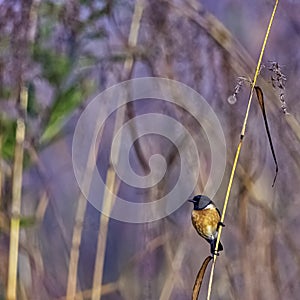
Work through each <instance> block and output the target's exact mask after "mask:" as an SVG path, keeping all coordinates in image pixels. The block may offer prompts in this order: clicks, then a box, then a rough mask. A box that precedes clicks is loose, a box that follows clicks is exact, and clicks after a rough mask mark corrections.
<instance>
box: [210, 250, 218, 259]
mask: <svg viewBox="0 0 300 300" xmlns="http://www.w3.org/2000/svg"><path fill="white" fill-rule="evenodd" d="M211 255H212V258H214V256H219V255H220V253H219V252H218V251H214V252H213V253H212V254H211Z"/></svg>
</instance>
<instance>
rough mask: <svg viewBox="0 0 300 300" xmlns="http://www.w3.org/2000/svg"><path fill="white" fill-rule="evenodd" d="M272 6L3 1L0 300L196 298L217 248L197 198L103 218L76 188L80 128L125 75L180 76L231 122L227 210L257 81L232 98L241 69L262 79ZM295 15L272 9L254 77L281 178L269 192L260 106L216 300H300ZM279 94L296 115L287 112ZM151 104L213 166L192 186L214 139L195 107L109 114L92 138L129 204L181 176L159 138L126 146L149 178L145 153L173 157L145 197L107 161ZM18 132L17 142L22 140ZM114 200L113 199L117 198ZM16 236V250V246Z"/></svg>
mask: <svg viewBox="0 0 300 300" xmlns="http://www.w3.org/2000/svg"><path fill="white" fill-rule="evenodd" d="M273 4H274V3H273V1H267V0H266V1H258V0H253V1H238V0H232V1H231V0H224V1H218V2H216V1H209V0H207V1H197V0H178V1H177V0H176V1H175V0H170V1H146V0H145V1H142V0H136V1H122V0H116V1H99V0H95V1H94V0H91V1H84V0H81V1H74V0H68V1H55V0H53V1H48V0H45V1H40V0H30V1H5V0H1V1H0V36H1V39H0V149H1V151H0V160H1V161H0V163H1V164H0V220H1V222H0V299H5V298H6V295H7V294H9V295H10V296H9V299H20V300H23V299H36V300H38V299H43V300H47V299H93V300H95V299H100V298H101V299H103V300H109V299H114V300H115V299H116V300H119V299H120V300H121V299H144V300H146V299H147V300H148V299H149V300H150V299H153V300H157V299H161V300H165V299H180V300H181V299H190V298H191V293H192V288H193V284H194V280H195V277H196V274H197V272H198V270H199V267H200V266H201V264H202V261H203V260H204V258H205V257H206V256H207V255H208V254H209V246H208V244H207V243H206V242H205V241H204V240H202V239H201V238H200V237H199V236H198V235H197V234H196V232H195V231H194V229H193V228H192V225H191V221H190V212H191V209H192V207H191V205H190V204H188V203H186V204H184V205H183V206H182V207H181V208H180V209H178V210H177V211H176V212H174V213H173V214H171V215H170V216H168V217H166V218H164V219H162V220H159V221H156V222H152V223H147V224H128V223H124V222H120V221H116V220H113V219H108V218H107V217H106V216H103V215H102V214H100V213H99V212H98V211H97V210H96V209H95V208H94V207H93V206H92V205H90V204H89V203H88V202H87V201H86V200H85V199H84V197H83V196H82V195H81V193H80V190H79V188H78V185H77V183H76V180H75V177H74V173H73V168H72V137H73V132H74V128H75V125H76V122H77V120H78V118H79V116H80V113H81V112H82V111H83V109H84V108H85V107H86V106H87V104H88V103H89V102H90V101H91V99H93V97H94V96H96V95H97V94H99V93H100V92H101V91H103V90H105V89H106V88H108V87H110V86H112V85H113V84H116V83H119V82H121V81H123V80H127V79H130V78H137V77H143V76H155V77H166V78H170V79H175V80H178V81H180V82H183V83H185V84H187V85H188V86H190V87H192V88H193V89H195V90H196V91H197V92H199V93H200V94H201V95H203V96H204V97H205V99H206V100H207V101H208V102H209V104H210V105H211V106H212V108H213V109H214V111H215V113H216V114H217V116H218V118H219V120H220V122H221V124H222V127H223V130H224V134H225V138H226V144H227V153H226V157H227V167H226V172H225V175H224V178H223V181H222V184H221V186H220V188H219V190H218V192H217V195H216V196H215V198H214V201H215V202H216V204H217V205H218V206H219V208H220V209H222V206H223V201H224V198H225V192H226V187H227V184H228V180H229V174H230V170H231V167H232V162H233V157H234V154H235V151H236V147H237V144H238V141H239V136H240V130H241V126H242V122H243V117H244V113H245V111H246V105H247V98H248V94H249V84H247V83H245V84H244V85H243V86H242V89H241V91H240V92H239V93H238V95H237V101H236V102H235V103H233V104H232V103H230V101H228V97H230V95H232V94H233V92H234V88H235V86H236V84H237V78H238V77H239V76H244V77H246V78H251V77H252V76H253V74H254V70H255V62H256V61H257V58H258V55H259V51H260V48H261V44H262V40H263V37H264V34H265V30H266V27H267V24H268V20H269V18H270V15H271V11H272V8H273ZM299 15H300V1H297V0H286V1H280V2H279V7H278V11H277V13H276V16H275V21H274V24H273V27H272V30H271V34H270V38H269V41H268V44H267V49H266V53H265V55H264V59H263V62H264V64H265V66H266V67H265V68H263V69H262V70H261V74H260V77H259V80H258V84H259V86H260V87H261V88H262V89H263V91H264V95H265V105H266V110H267V116H268V120H269V126H270V130H271V134H272V138H273V143H274V147H275V152H276V155H277V160H278V163H279V174H278V178H277V181H276V183H275V186H274V187H273V188H272V187H271V185H272V180H273V177H274V172H275V166H274V162H273V160H272V156H271V152H270V148H269V144H268V140H267V135H266V132H265V129H264V123H263V119H262V115H261V112H260V109H259V105H258V103H257V102H256V100H255V99H253V103H252V107H251V110H250V116H249V122H248V127H247V132H246V137H245V140H244V144H243V148H242V152H241V157H240V160H239V164H238V167H237V173H236V176H235V178H234V184H233V189H232V192H231V196H230V201H229V206H228V210H227V214H226V218H225V224H226V227H225V228H224V230H223V234H222V243H223V245H224V248H225V250H224V251H223V252H222V253H221V255H220V257H219V259H218V261H217V266H216V272H215V278H214V285H213V294H212V299H250V300H251V299H298V298H299V294H300V284H299V278H300V251H299V250H300V241H299V237H300V235H299V226H300V221H299V220H300V218H299V212H300V203H299V194H300V185H299V180H300V172H299V170H300V156H299V150H300V147H299V139H300V124H299V122H300V114H299V112H300V106H299V101H298V97H299V78H300V72H299V62H300V52H299V45H300V21H299ZM270 61H273V62H274V61H276V62H278V63H279V64H280V66H281V72H282V73H283V74H284V75H285V76H286V78H287V81H286V85H285V89H279V88H278V87H277V88H274V87H273V86H272V79H271V77H272V76H274V73H272V72H271V71H269V70H268V66H269V64H270ZM280 93H283V94H284V96H283V97H284V100H285V102H286V106H287V112H288V113H284V112H283V110H282V109H281V105H282V103H281V102H280ZM26 99H28V104H27V106H26V105H24V103H25V104H26ZM229 99H231V98H229ZM24 106H26V107H24ZM103 109H105V107H104V108H103ZM147 112H159V113H164V114H167V115H169V116H172V117H173V118H175V119H177V120H179V121H180V122H181V123H182V124H183V125H184V126H185V128H187V129H188V130H189V131H190V132H191V133H192V134H193V136H194V138H195V141H196V142H197V145H198V146H199V155H200V156H201V157H202V160H203V161H205V162H206V163H204V164H201V169H200V170H199V184H198V186H197V188H196V189H195V191H194V193H201V191H202V190H203V186H204V185H205V182H206V180H207V178H208V175H209V172H210V159H211V157H210V151H209V146H208V144H207V138H206V136H205V133H204V132H203V130H202V129H201V126H199V125H197V122H196V121H195V120H194V119H193V118H192V117H191V116H190V114H189V113H188V112H187V111H183V110H182V109H180V108H178V107H177V106H175V105H166V104H165V103H163V102H162V101H159V100H152V101H150V100H149V99H145V100H144V101H143V102H141V104H139V105H128V106H126V107H124V108H123V110H122V111H121V113H120V112H119V113H118V112H115V113H114V114H113V115H112V116H111V118H110V119H109V120H108V121H107V124H106V125H105V127H104V128H103V130H102V133H101V139H100V137H99V149H98V158H97V167H98V170H99V172H100V174H101V175H102V176H103V178H104V180H106V182H107V184H108V186H109V187H110V188H111V189H112V190H113V191H114V192H115V193H117V194H119V195H122V196H123V197H125V198H127V199H128V201H133V202H149V201H153V199H157V198H159V197H160V195H163V194H166V193H167V192H168V191H169V190H170V189H172V186H174V182H176V178H177V177H178V172H179V170H180V168H179V167H178V164H179V162H180V159H179V150H178V149H177V150H176V149H175V148H174V145H172V144H171V143H170V142H169V141H168V140H166V139H163V138H162V137H157V136H144V137H142V138H140V139H139V141H138V142H136V143H134V145H133V149H132V157H131V161H132V164H133V166H134V168H135V170H136V172H137V173H138V174H140V175H143V174H147V173H148V172H149V166H148V164H147V162H148V160H149V158H150V156H151V155H152V154H155V153H160V154H163V155H164V156H165V158H166V161H167V162H168V171H167V173H166V175H165V177H164V179H163V180H162V181H161V182H160V183H159V184H158V185H157V186H155V187H153V188H151V189H149V190H147V189H135V188H132V187H130V186H127V185H126V184H122V182H120V181H119V179H118V178H116V177H115V176H114V172H113V169H112V168H111V165H110V163H109V153H110V146H111V141H112V136H113V132H114V128H115V126H116V128H118V126H120V125H122V123H123V122H124V121H126V120H129V119H131V118H133V117H134V116H135V115H139V114H141V113H147ZM24 129H25V131H26V134H25V138H24V139H23V138H22V134H21V136H20V135H18V133H20V132H22V131H23V130H24ZM134 130H136V131H138V128H135V129H134ZM16 140H17V142H16ZM23 154H24V155H23ZM224 155H225V154H224ZM22 156H23V158H22ZM22 166H23V169H22ZM20 174H22V176H20ZM20 191H22V194H21V197H19V196H18V195H19V192H20ZM99 197H103V196H101V195H99ZM18 199H19V200H18ZM105 200H107V201H108V200H109V203H110V204H109V205H111V206H112V207H113V199H105ZM19 206H20V207H21V210H20V211H19V210H18V207H19ZM11 220H13V221H12V222H11ZM18 222H20V232H19V233H18V229H17V226H15V225H16V223H18ZM11 224H13V225H11ZM16 234H19V237H20V240H19V247H14V246H13V244H12V243H11V242H10V240H11V237H12V236H15V235H16ZM9 258H10V259H11V261H16V258H18V273H17V276H15V275H14V274H12V273H10V272H9ZM15 279H17V281H16V285H15V290H16V294H15V295H16V296H14V292H13V290H14V280H15ZM207 281H208V274H206V275H205V278H204V282H203V286H202V290H201V292H200V299H203V298H205V297H206V291H207ZM10 289H12V292H9V290H10Z"/></svg>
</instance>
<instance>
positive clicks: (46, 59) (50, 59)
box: [33, 45, 71, 87]
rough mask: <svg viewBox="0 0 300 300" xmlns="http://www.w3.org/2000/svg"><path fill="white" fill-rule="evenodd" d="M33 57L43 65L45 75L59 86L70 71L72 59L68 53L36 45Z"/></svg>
mask: <svg viewBox="0 0 300 300" xmlns="http://www.w3.org/2000/svg"><path fill="white" fill-rule="evenodd" d="M33 57H34V59H35V60H36V61H37V62H39V63H40V64H41V65H42V68H43V71H42V72H43V76H44V77H45V78H46V79H47V80H48V81H49V82H50V83H51V84H53V85H55V86H57V87H58V86H60V84H61V82H62V81H63V79H64V78H65V77H66V76H67V75H68V74H69V73H70V70H71V60H70V58H69V57H68V56H66V55H63V54H59V53H55V52H53V51H52V50H48V49H43V48H41V47H39V46H38V45H37V46H35V47H34V53H33Z"/></svg>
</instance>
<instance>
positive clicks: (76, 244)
mask: <svg viewBox="0 0 300 300" xmlns="http://www.w3.org/2000/svg"><path fill="white" fill-rule="evenodd" d="M93 134H94V137H95V136H97V134H98V130H96V128H95V131H94V133H93ZM101 135H102V131H101V132H100V139H99V140H101ZM94 160H95V158H94V149H92V148H90V151H89V155H88V158H87V165H86V169H85V172H84V182H83V185H84V188H85V190H89V187H90V184H91V179H92V174H93V171H94V168H95V161H94ZM86 203H87V200H86V198H85V197H84V195H83V194H82V193H80V196H79V199H78V204H77V211H76V216H75V226H74V231H73V236H72V248H71V253H70V262H69V270H68V283H67V294H66V299H67V300H73V299H75V295H76V287H77V269H78V259H79V248H80V242H81V236H82V228H83V221H84V216H85V211H86ZM77 297H79V295H78V296H77Z"/></svg>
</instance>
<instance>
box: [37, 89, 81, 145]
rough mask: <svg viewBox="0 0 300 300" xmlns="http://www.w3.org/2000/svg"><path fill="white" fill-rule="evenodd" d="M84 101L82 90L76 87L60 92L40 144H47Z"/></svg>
mask: <svg viewBox="0 0 300 300" xmlns="http://www.w3.org/2000/svg"><path fill="white" fill-rule="evenodd" d="M83 100H84V93H83V90H82V89H81V88H80V86H79V87H78V85H76V86H72V87H70V88H69V89H68V90H66V91H64V92H62V93H61V94H60V95H59V96H58V97H57V99H56V101H55V103H54V105H53V107H52V109H51V113H50V118H49V122H48V124H47V126H46V128H45V131H44V133H43V135H42V137H41V139H40V142H41V143H46V142H49V141H50V140H51V139H52V138H53V137H55V136H56V135H57V134H58V133H59V132H60V131H61V129H62V127H63V125H64V123H65V121H66V118H67V117H68V116H69V114H70V113H72V112H73V111H74V109H75V108H77V107H78V105H79V104H80V103H81V102H82V101H83Z"/></svg>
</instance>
